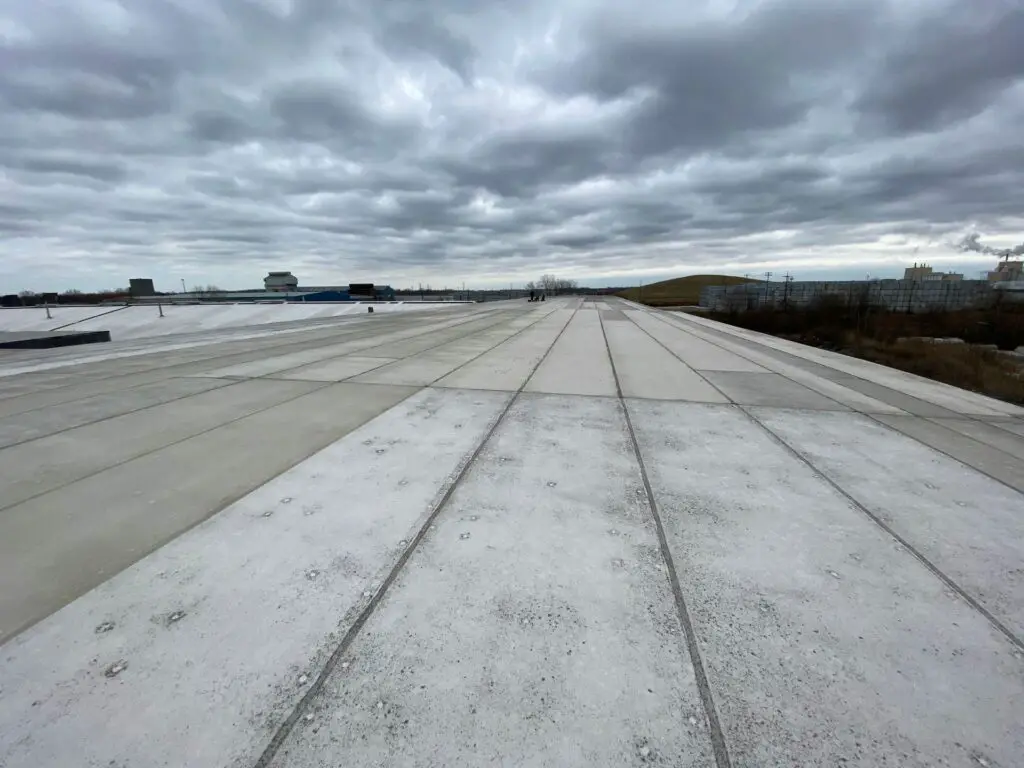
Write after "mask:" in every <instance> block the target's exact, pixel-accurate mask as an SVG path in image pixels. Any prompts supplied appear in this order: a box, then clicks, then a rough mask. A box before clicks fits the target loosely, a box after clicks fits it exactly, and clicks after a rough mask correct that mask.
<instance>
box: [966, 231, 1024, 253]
mask: <svg viewBox="0 0 1024 768" xmlns="http://www.w3.org/2000/svg"><path fill="white" fill-rule="evenodd" d="M980 240H981V235H980V234H978V233H971V234H969V235H967V236H965V237H964V238H963V239H962V240H961V241H960V242H959V243H957V246H956V247H957V250H959V251H962V252H964V253H984V254H986V255H988V256H1020V255H1021V254H1024V243H1021V244H1020V245H1015V246H1013V247H1012V248H991V247H989V246H987V245H982V243H981V242H980Z"/></svg>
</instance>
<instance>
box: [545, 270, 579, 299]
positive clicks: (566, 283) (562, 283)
mask: <svg viewBox="0 0 1024 768" xmlns="http://www.w3.org/2000/svg"><path fill="white" fill-rule="evenodd" d="M539 287H540V289H541V290H543V291H544V292H545V293H550V294H555V295H557V294H559V293H566V292H568V291H573V290H576V289H577V288H578V287H579V284H578V283H577V282H576V281H575V280H567V279H566V278H563V277H555V276H554V275H544V276H543V277H541V279H540V285H539Z"/></svg>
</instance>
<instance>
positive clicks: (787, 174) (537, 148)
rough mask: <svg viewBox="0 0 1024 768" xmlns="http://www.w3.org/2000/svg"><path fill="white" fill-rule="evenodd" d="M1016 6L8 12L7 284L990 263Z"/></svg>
mask: <svg viewBox="0 0 1024 768" xmlns="http://www.w3.org/2000/svg"><path fill="white" fill-rule="evenodd" d="M971 232H975V233H980V235H981V242H982V243H984V244H986V245H988V246H992V247H1012V246H1014V245H1016V244H1017V243H1019V242H1021V240H1024V4H1022V2H1021V0H969V1H968V0H950V1H949V2H946V1H945V0H775V1H773V2H758V1H757V0H686V1H685V2H684V1H683V0H644V2H642V3H627V2H624V1H623V0H119V1H118V0H0V293H7V292H11V291H16V290H21V289H34V290H64V289H67V288H71V287H78V288H92V289H95V288H103V287H114V286H120V285H124V284H126V283H127V279H128V278H129V277H139V276H149V277H153V278H155V279H156V281H157V287H158V288H159V289H163V290H174V289H175V287H176V286H180V279H182V278H183V279H185V281H186V282H187V283H188V285H189V286H190V287H191V286H192V285H193V284H196V283H201V284H208V283H214V284H217V285H220V286H222V287H233V288H242V287H252V286H257V285H259V284H260V283H261V279H262V277H263V275H264V273H265V272H266V270H268V269H290V270H292V271H293V272H294V273H295V274H296V275H297V276H298V277H299V280H300V282H301V283H304V284H333V283H347V282H348V281H350V280H352V281H356V280H364V279H373V280H376V281H377V282H387V283H391V284H392V285H395V286H397V287H402V286H406V285H415V284H417V283H419V282H424V283H427V282H429V283H432V284H433V285H435V286H438V285H442V284H448V285H458V284H460V283H461V282H462V281H465V282H466V283H468V284H470V285H477V286H483V285H500V284H505V285H507V284H508V283H509V282H510V281H514V282H520V283H521V282H522V281H524V280H527V279H530V278H533V277H536V276H538V275H539V274H541V273H543V272H554V273H557V274H559V275H561V276H565V277H574V278H577V279H579V280H580V281H582V282H590V283H592V284H602V283H603V284H607V283H609V282H611V283H627V282H628V283H632V282H636V281H638V280H641V279H644V280H650V279H655V278H658V277H663V276H675V275H682V274H690V273H694V272H709V271H713V272H728V273H734V274H743V273H746V272H750V273H760V272H763V271H764V270H766V269H771V270H773V271H775V272H777V273H781V272H784V271H786V270H789V271H791V272H793V274H795V275H796V276H797V277H814V276H822V275H825V274H830V275H836V276H850V277H862V276H864V274H866V273H871V274H874V275H891V274H895V273H896V272H899V271H901V270H902V267H903V265H905V264H907V263H910V262H912V261H914V260H915V259H917V260H927V261H929V263H932V264H933V265H934V266H936V267H949V266H957V267H959V268H961V269H966V270H968V272H969V274H968V276H969V277H976V276H977V272H978V270H981V269H985V268H986V267H989V266H991V265H992V264H993V263H994V261H995V260H994V259H993V258H992V257H991V256H988V255H984V254H978V253H972V254H961V253H957V252H956V251H955V250H954V249H953V248H952V247H951V244H952V243H955V242H956V241H958V240H959V239H960V238H962V237H963V236H964V235H966V234H969V233H971Z"/></svg>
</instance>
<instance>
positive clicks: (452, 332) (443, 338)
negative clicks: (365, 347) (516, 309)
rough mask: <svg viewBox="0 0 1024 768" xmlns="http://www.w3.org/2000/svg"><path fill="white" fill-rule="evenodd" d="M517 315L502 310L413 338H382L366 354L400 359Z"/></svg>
mask: <svg viewBox="0 0 1024 768" xmlns="http://www.w3.org/2000/svg"><path fill="white" fill-rule="evenodd" d="M517 317H519V316H518V315H512V314H510V313H505V312H501V313H498V314H494V315H486V316H484V317H482V318H480V319H477V320H473V321H470V322H464V321H463V322H462V323H461V324H459V325H456V326H454V327H440V328H438V329H436V330H431V331H430V332H429V333H423V334H418V335H417V336H415V337H413V338H404V339H402V338H399V339H392V340H386V341H385V340H382V341H381V343H380V344H377V345H374V346H373V347H372V348H370V351H369V352H366V353H365V354H366V356H368V357H393V358H395V359H396V360H400V359H402V358H406V357H412V356H413V355H418V354H419V353H420V352H424V351H426V350H428V349H432V348H434V347H438V346H441V345H444V344H449V343H451V342H455V341H458V340H459V339H463V338H468V337H472V336H474V335H475V334H477V333H480V332H481V331H486V330H487V329H489V328H494V327H497V326H500V325H502V324H503V323H508V322H511V321H512V320H513V319H515V318H517Z"/></svg>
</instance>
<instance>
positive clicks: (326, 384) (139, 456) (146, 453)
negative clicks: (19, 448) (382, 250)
mask: <svg viewBox="0 0 1024 768" xmlns="http://www.w3.org/2000/svg"><path fill="white" fill-rule="evenodd" d="M299 383H303V384H310V383H312V382H299ZM335 385H336V383H335V382H333V381H326V382H323V383H321V384H320V385H319V386H316V387H314V388H313V389H310V390H309V391H307V392H300V393H299V394H297V395H293V396H291V397H287V398H285V399H284V400H280V401H278V402H276V403H272V404H271V405H267V406H263V407H261V408H257V409H256V410H254V411H250V412H249V413H244V414H242V415H241V416H236V417H234V418H233V419H228V420H227V421H225V422H222V423H220V424H214V425H213V426H212V427H209V428H207V429H204V430H203V431H201V432H196V433H195V434H193V435H186V436H185V437H183V438H181V439H179V440H174V441H173V442H170V443H165V444H164V445H160V446H157V447H156V448H153V449H151V450H148V451H143V452H142V453H140V454H137V455H135V456H130V457H128V458H126V459H124V460H123V461H119V462H117V463H115V464H111V465H110V466H107V467H103V468H102V469H97V470H96V471H94V472H90V473H89V474H87V475H83V476H82V477H76V478H75V479H74V480H69V481H68V482H66V483H62V484H61V485H57V486H54V487H53V488H47V489H46V490H45V491H40V492H39V493H36V494H34V495H32V496H29V497H27V498H24V499H20V500H18V501H15V502H13V503H11V504H6V505H2V506H0V512H2V511H3V510H5V509H10V508H11V507H16V506H18V505H19V504H25V503H27V502H29V501H32V500H33V499H38V498H39V497H40V496H45V495H46V494H48V493H53V492H54V491H59V490H61V489H62V488H67V487H68V486H69V485H74V484H75V483H80V482H82V481H83V480H88V479H89V478H92V477H95V476H96V475H99V474H102V473H103V472H106V471H107V470H110V469H116V468H117V467H122V466H124V465H125V464H128V463H130V462H133V461H135V460H136V459H142V458H145V457H146V456H151V455H153V454H154V453H157V452H159V451H162V450H164V449H165V448H171V447H173V446H175V445H180V444H181V443H184V442H185V441H186V440H192V439H193V438H196V437H202V436H203V435H207V434H209V433H210V432H213V431H215V430H218V429H220V428H221V427H226V426H228V425H229V424H234V423H235V422H238V421H241V420H242V419H247V418H249V417H250V416H256V415H257V414H260V413H264V412H265V411H269V410H271V409H273V408H277V407H278V406H279V405H287V404H288V403H290V402H292V401H294V400H298V399H299V398H300V397H305V396H306V395H312V394H313V393H314V392H319V391H320V390H322V389H327V387H333V386H335ZM211 391H212V390H211ZM200 394H201V393H200ZM412 394H415V393H411V394H410V395H409V397H411V396H412ZM403 399H404V398H403ZM392 407H393V406H392ZM283 471H287V470H282V472H283ZM278 474H280V473H278ZM275 477H276V475H275Z"/></svg>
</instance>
